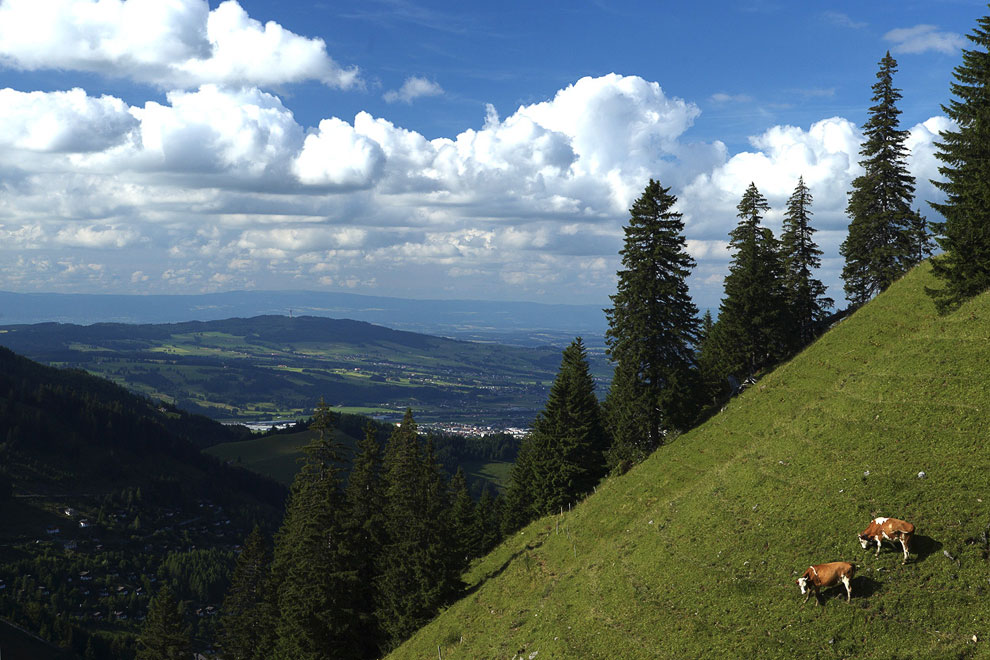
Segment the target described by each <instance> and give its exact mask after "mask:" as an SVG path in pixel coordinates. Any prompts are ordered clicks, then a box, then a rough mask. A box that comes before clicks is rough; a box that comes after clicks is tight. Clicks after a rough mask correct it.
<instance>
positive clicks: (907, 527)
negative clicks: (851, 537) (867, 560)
mask: <svg viewBox="0 0 990 660" xmlns="http://www.w3.org/2000/svg"><path fill="white" fill-rule="evenodd" d="M913 534H914V525H912V524H911V523H909V522H905V521H903V520H898V519H897V518H874V519H873V520H872V521H870V524H869V526H868V527H867V528H866V529H864V530H863V532H862V533H861V534H860V535H859V543H860V545H862V546H863V549H864V550H865V549H866V548H867V546H869V545H870V543H871V542H873V541H875V542H876V544H877V554H876V556H877V557H879V556H880V543H881V542H882V541H890V542H891V543H895V544H896V542H897V541H900V542H901V549H902V550H904V561H902V562H901V563H902V564H906V563H907V560H908V547H909V546H910V545H911V536H912V535H913Z"/></svg>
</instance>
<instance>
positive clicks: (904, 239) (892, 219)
mask: <svg viewBox="0 0 990 660" xmlns="http://www.w3.org/2000/svg"><path fill="white" fill-rule="evenodd" d="M896 71H897V61H896V60H895V59H894V58H893V57H891V56H890V53H889V52H888V53H887V54H886V55H885V56H884V57H883V59H881V60H880V71H879V72H878V73H877V79H878V80H877V82H876V83H874V85H873V102H874V103H875V105H873V106H872V107H871V108H870V117H869V119H868V120H867V121H866V124H864V125H863V134H864V136H865V138H866V140H865V141H864V142H863V146H862V147H861V148H860V152H859V153H860V155H861V156H863V160H861V161H859V164H860V165H862V166H863V174H862V175H860V176H858V177H856V179H854V180H853V183H852V190H851V191H850V193H849V204H848V206H847V207H846V214H847V215H848V216H849V218H850V222H849V235H848V236H847V237H846V240H845V241H844V242H843V243H842V246H841V247H840V248H839V253H840V254H841V255H842V256H843V257H845V259H846V263H845V266H844V267H843V269H842V279H843V280H845V291H846V297H847V298H848V299H849V300H850V302H852V303H853V304H854V305H861V304H863V303H865V302H867V301H868V300H870V299H871V298H873V297H874V296H875V295H877V294H878V293H880V292H881V291H883V290H885V289H886V288H887V287H888V286H890V285H891V283H892V282H894V280H896V279H897V278H899V277H900V276H901V275H903V274H904V273H905V272H907V270H908V269H909V268H910V267H911V266H913V265H914V264H916V263H918V262H919V261H920V259H919V258H918V254H919V252H923V251H924V250H923V248H921V249H919V247H918V243H919V241H922V240H923V239H922V235H926V234H925V233H924V231H922V232H921V234H919V228H921V229H922V230H923V228H924V224H925V223H924V219H923V218H921V217H920V214H919V213H918V212H917V211H915V210H913V209H912V208H911V204H912V202H913V201H914V177H913V176H911V174H910V173H909V172H908V170H907V164H906V158H907V147H905V146H904V142H905V140H906V139H907V136H908V131H904V130H900V129H899V128H898V126H899V120H898V116H899V115H900V114H901V111H900V110H898V108H897V101H898V100H900V98H901V93H900V90H899V89H897V88H896V87H894V85H893V77H894V73H896Z"/></svg>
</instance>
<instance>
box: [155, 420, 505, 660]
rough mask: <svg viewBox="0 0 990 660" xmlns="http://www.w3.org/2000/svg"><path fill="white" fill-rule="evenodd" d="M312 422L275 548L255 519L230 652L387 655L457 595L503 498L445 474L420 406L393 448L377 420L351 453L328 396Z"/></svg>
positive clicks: (233, 588) (295, 656) (238, 575)
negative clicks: (421, 425)
mask: <svg viewBox="0 0 990 660" xmlns="http://www.w3.org/2000/svg"><path fill="white" fill-rule="evenodd" d="M311 428H313V429H314V430H316V431H317V437H316V438H315V439H314V440H313V441H312V442H311V443H310V444H309V445H308V446H307V447H306V449H305V454H306V456H305V459H304V460H303V464H302V466H301V468H300V470H299V472H298V474H297V475H296V478H295V480H294V482H293V484H292V488H291V492H290V495H289V501H288V504H287V505H286V511H285V517H284V519H283V522H282V526H281V528H280V529H279V531H278V532H277V533H276V535H275V537H274V540H273V543H272V545H271V547H269V545H268V541H267V539H266V538H265V536H264V534H262V532H261V531H260V529H255V530H254V531H253V532H252V534H251V535H250V536H249V537H248V539H247V540H246V542H245V544H244V547H243V550H242V551H241V553H240V555H239V557H238V559H237V565H236V567H235V570H234V576H233V578H232V581H231V585H230V588H229V590H228V592H227V596H226V599H225V600H224V604H223V607H222V610H221V622H220V626H219V635H218V637H219V638H218V644H219V646H220V651H221V655H222V657H224V658H233V659H244V660H246V659H249V658H257V659H260V658H285V659H290V658H291V659H292V660H305V659H306V658H313V659H316V658H326V657H334V658H355V659H358V658H376V657H379V656H380V655H382V654H383V653H384V652H386V651H388V650H389V649H391V648H393V647H394V646H396V645H397V644H399V643H400V642H401V641H402V640H404V639H405V638H406V637H408V636H409V635H410V634H412V633H413V632H414V631H415V630H416V629H418V628H419V627H420V626H422V625H423V624H424V623H426V622H427V621H429V620H430V619H431V618H432V617H433V616H434V615H435V614H436V613H437V611H438V610H439V609H440V608H441V607H443V606H445V605H447V604H449V603H450V602H451V601H453V600H454V599H455V598H456V597H457V596H458V595H460V593H461V592H462V591H463V588H464V584H463V583H462V582H461V579H460V576H461V573H462V571H463V570H464V569H465V568H466V566H467V563H468V562H469V561H470V560H471V559H472V558H473V557H477V556H479V555H481V554H484V553H486V552H488V551H489V550H490V549H491V548H492V547H494V545H495V544H496V543H498V541H499V540H500V539H501V534H500V519H501V515H500V510H499V508H500V503H499V501H498V500H497V499H496V498H494V497H493V496H492V495H491V494H490V493H488V492H487V491H486V492H485V493H484V494H483V495H482V497H481V499H480V500H479V501H478V502H475V501H474V500H473V499H472V498H471V497H470V496H469V495H468V489H467V481H466V478H465V476H464V473H463V471H459V472H458V473H457V474H456V475H455V476H454V477H453V478H448V476H447V474H446V473H445V472H444V470H443V469H442V468H441V466H440V463H439V462H438V460H437V457H436V452H435V448H434V444H433V442H432V439H431V438H430V437H429V436H427V437H425V438H424V437H423V436H421V435H420V434H419V432H418V430H417V425H416V422H415V420H414V419H413V416H412V412H411V411H407V412H406V415H405V417H404V419H403V420H402V423H401V424H399V425H398V426H396V427H395V429H394V430H393V432H392V433H391V435H390V436H389V438H388V440H387V442H386V443H385V446H384V448H383V447H382V446H381V444H380V443H379V441H378V438H377V435H378V434H377V431H376V428H375V426H373V425H369V426H368V427H367V428H366V430H365V433H364V436H363V438H362V440H361V441H360V442H359V444H358V446H357V448H356V449H355V455H354V458H353V460H349V459H348V458H347V456H346V455H345V450H344V448H343V447H342V446H341V445H340V443H338V442H337V441H336V440H335V439H334V416H333V414H332V412H331V411H330V410H329V408H328V407H327V406H326V404H324V403H323V402H321V403H320V406H319V407H318V408H317V410H316V413H315V415H314V417H313V420H312V424H311ZM345 468H349V476H348V477H347V478H346V479H345V478H344V477H343V474H344V471H345ZM161 657H165V656H161Z"/></svg>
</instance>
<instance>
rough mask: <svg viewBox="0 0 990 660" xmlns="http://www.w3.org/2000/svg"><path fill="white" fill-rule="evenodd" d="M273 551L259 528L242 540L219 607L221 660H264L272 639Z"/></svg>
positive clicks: (273, 631)
mask: <svg viewBox="0 0 990 660" xmlns="http://www.w3.org/2000/svg"><path fill="white" fill-rule="evenodd" d="M271 563H272V554H271V550H270V549H269V548H268V543H267V541H266V540H265V535H264V533H262V531H261V528H260V527H258V526H257V525H255V527H254V529H253V530H251V533H250V534H249V535H248V537H247V539H246V540H245V541H244V547H243V548H242V549H241V554H240V555H238V557H237V564H236V565H235V567H234V575H233V577H232V578H231V580H230V587H229V588H228V589H227V595H226V597H225V598H224V601H223V606H222V607H221V608H220V625H219V633H218V638H219V643H220V648H221V649H222V651H223V658H224V660H265V659H267V658H269V657H271V654H272V648H273V646H274V642H275V624H276V622H277V620H278V616H277V613H276V610H275V602H274V590H273V589H272V583H271Z"/></svg>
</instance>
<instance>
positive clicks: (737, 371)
mask: <svg viewBox="0 0 990 660" xmlns="http://www.w3.org/2000/svg"><path fill="white" fill-rule="evenodd" d="M736 208H737V209H738V210H739V213H738V217H739V224H738V225H736V228H735V229H733V230H732V231H731V232H730V233H729V239H730V240H729V246H730V247H731V248H732V249H734V250H735V253H734V254H733V256H732V261H731V263H730V265H729V274H728V275H727V276H726V277H725V296H724V297H723V298H722V302H721V305H720V306H719V318H718V322H717V323H716V324H715V326H714V328H713V332H714V333H715V334H716V335H717V339H718V344H719V351H718V353H719V355H718V362H719V364H720V367H719V371H721V372H722V374H724V375H733V376H736V377H738V378H740V379H742V378H745V377H748V376H751V375H753V374H755V373H756V372H757V371H759V370H760V369H762V368H764V367H767V366H769V365H771V364H773V363H775V362H776V361H777V360H779V359H780V358H781V357H783V356H784V355H785V354H786V352H787V346H788V342H787V321H788V319H787V315H786V313H787V306H786V297H785V291H784V285H783V273H784V268H783V264H782V263H781V258H780V247H779V243H778V242H777V239H776V238H774V236H773V232H771V231H770V230H769V229H768V228H766V227H764V226H763V225H761V224H760V221H761V220H762V219H763V215H764V214H765V213H766V212H767V211H768V210H769V209H770V205H769V204H768V203H767V200H766V199H765V198H764V197H763V195H761V194H760V191H759V190H758V189H757V188H756V184H754V183H750V184H749V188H747V189H746V192H745V193H744V194H743V196H742V199H741V200H740V202H739V205H738V206H737V207H736Z"/></svg>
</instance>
